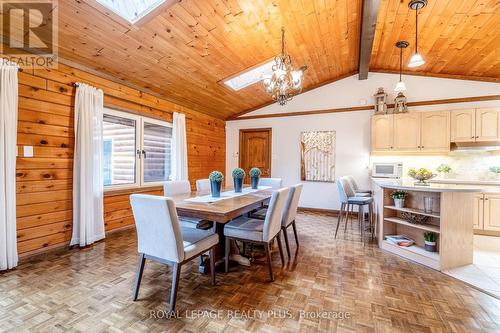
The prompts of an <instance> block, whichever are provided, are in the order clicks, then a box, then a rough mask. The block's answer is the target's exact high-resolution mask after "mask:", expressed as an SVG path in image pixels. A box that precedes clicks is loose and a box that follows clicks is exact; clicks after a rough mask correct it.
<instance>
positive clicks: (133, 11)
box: [97, 0, 165, 23]
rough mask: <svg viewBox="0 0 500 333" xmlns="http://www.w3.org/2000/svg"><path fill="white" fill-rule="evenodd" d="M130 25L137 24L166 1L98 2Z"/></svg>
mask: <svg viewBox="0 0 500 333" xmlns="http://www.w3.org/2000/svg"><path fill="white" fill-rule="evenodd" d="M97 2H99V3H100V4H101V5H103V6H105V7H106V8H108V9H110V10H112V11H113V12H115V13H116V14H118V15H120V16H121V17H123V18H124V19H126V20H127V21H129V22H130V23H136V22H137V21H139V20H140V19H141V18H143V17H144V16H146V15H147V14H149V13H150V12H151V11H152V10H153V9H155V8H157V7H158V6H159V5H161V4H162V3H163V2H165V0H97Z"/></svg>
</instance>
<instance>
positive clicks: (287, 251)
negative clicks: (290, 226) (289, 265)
mask: <svg viewBox="0 0 500 333" xmlns="http://www.w3.org/2000/svg"><path fill="white" fill-rule="evenodd" d="M281 230H283V236H284V237H285V246H286V254H288V258H290V244H288V233H287V232H286V230H287V228H286V227H283V228H281Z"/></svg>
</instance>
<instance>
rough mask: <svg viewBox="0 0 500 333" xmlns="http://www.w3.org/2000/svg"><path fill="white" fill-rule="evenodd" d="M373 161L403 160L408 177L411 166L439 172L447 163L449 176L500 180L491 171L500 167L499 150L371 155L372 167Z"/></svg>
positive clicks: (404, 175)
mask: <svg viewBox="0 0 500 333" xmlns="http://www.w3.org/2000/svg"><path fill="white" fill-rule="evenodd" d="M373 162H402V163H403V177H406V174H407V173H408V169H409V168H426V169H428V170H431V171H432V172H435V173H437V171H436V168H437V167H438V166H439V165H440V164H442V163H445V164H448V165H449V166H450V167H451V168H452V171H451V173H450V175H449V176H448V178H456V179H478V180H500V175H496V174H495V173H493V172H491V171H489V168H490V167H492V166H499V167H500V154H499V152H488V151H453V152H450V153H449V154H448V155H439V156H433V155H428V156H398V155H394V156H371V157H370V167H371V165H372V163H373Z"/></svg>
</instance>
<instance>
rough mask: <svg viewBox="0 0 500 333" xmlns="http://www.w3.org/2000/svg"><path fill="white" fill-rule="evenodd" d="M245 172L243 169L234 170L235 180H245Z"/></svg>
mask: <svg viewBox="0 0 500 333" xmlns="http://www.w3.org/2000/svg"><path fill="white" fill-rule="evenodd" d="M245 175H246V173H245V170H243V169H242V168H236V169H234V170H233V178H234V179H243V178H245Z"/></svg>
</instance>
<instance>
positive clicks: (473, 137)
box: [451, 108, 500, 142]
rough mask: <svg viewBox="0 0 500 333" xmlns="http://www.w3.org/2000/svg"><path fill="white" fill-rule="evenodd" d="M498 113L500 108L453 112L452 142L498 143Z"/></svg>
mask: <svg viewBox="0 0 500 333" xmlns="http://www.w3.org/2000/svg"><path fill="white" fill-rule="evenodd" d="M498 111H499V109H498V108H484V109H466V110H454V111H451V141H452V142H482V141H498V139H499V127H500V126H499V120H500V119H499V116H498Z"/></svg>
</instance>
